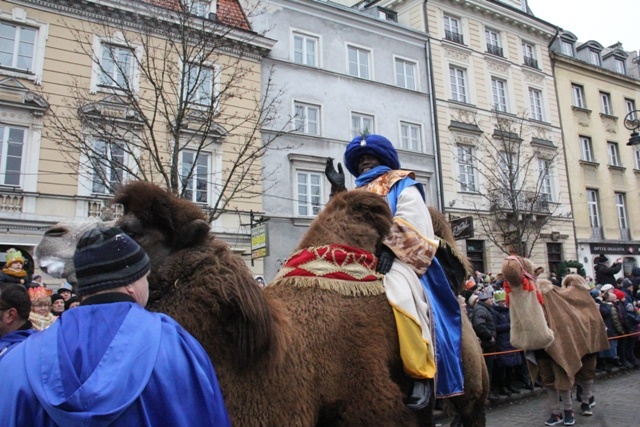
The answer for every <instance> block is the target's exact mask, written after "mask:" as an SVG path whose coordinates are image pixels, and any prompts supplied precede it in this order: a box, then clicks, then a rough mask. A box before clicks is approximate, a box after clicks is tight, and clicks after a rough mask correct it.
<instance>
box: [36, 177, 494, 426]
mask: <svg viewBox="0 0 640 427" xmlns="http://www.w3.org/2000/svg"><path fill="white" fill-rule="evenodd" d="M114 202H115V203H122V204H123V206H124V212H125V214H124V215H123V217H122V218H120V219H119V220H118V221H117V224H116V225H117V226H119V227H120V228H122V229H123V230H124V231H125V232H126V233H128V234H129V235H131V236H132V237H133V238H134V239H135V240H136V241H137V242H138V243H139V244H140V245H141V246H142V247H143V248H144V249H145V251H147V253H148V255H149V257H150V260H151V274H150V275H149V283H150V299H149V304H148V306H147V308H148V309H150V310H153V311H160V312H163V313H166V314H168V315H170V316H172V317H173V318H174V319H176V320H177V321H178V322H179V323H180V324H181V325H182V326H184V327H185V329H187V330H188V331H189V332H190V333H191V334H193V335H194V336H195V337H196V339H198V341H200V342H201V343H202V345H203V347H204V348H205V349H206V351H207V353H208V354H209V355H210V357H211V360H212V362H213V364H214V367H215V369H216V373H217V375H218V379H219V382H220V385H221V388H222V392H223V394H224V398H225V403H226V405H227V410H228V412H229V415H230V417H231V421H232V423H233V424H234V425H237V426H243V427H245V426H247V427H251V426H274V427H279V426H309V427H311V426H329V425H331V426H356V425H367V426H381V427H382V426H384V427H386V426H392V425H393V426H425V425H430V424H432V422H433V420H432V413H431V410H430V408H429V409H427V410H423V411H419V412H412V411H410V410H408V409H407V408H406V406H405V405H404V403H403V397H404V396H405V395H406V392H407V391H408V390H407V388H408V386H409V380H408V379H407V378H406V376H405V375H404V373H403V372H402V362H401V360H400V356H399V348H398V338H397V331H396V329H395V324H394V318H393V314H392V310H391V307H390V306H389V304H388V302H387V300H386V297H385V295H384V293H381V292H376V291H373V292H363V293H362V296H352V295H344V294H343V293H340V292H336V291H335V290H332V289H324V288H322V287H320V286H315V285H313V284H311V285H309V286H290V285H288V284H287V283H284V282H275V283H273V284H271V285H270V286H267V287H266V288H265V289H264V290H262V289H261V288H259V287H258V286H256V285H255V284H254V281H253V277H252V275H251V272H250V270H249V269H248V268H247V266H246V264H245V263H244V261H243V260H242V259H241V258H240V257H238V256H236V255H234V254H233V253H232V251H231V250H230V248H229V247H228V246H227V245H226V244H225V243H223V242H221V241H219V240H217V239H215V238H214V237H213V236H212V235H211V234H210V233H209V225H208V224H207V221H206V216H205V215H204V213H203V212H202V211H201V210H200V208H198V207H197V206H196V205H195V204H193V203H191V202H188V201H185V200H182V199H179V198H177V197H176V196H174V195H172V194H170V193H168V192H166V191H164V190H162V189H160V188H159V187H156V186H154V185H152V184H149V183H145V182H134V183H130V184H127V185H125V186H123V187H122V188H121V189H120V190H119V191H118V193H117V194H116V197H115V199H114ZM390 224H391V216H390V212H389V208H388V206H387V204H386V202H385V201H384V200H383V199H382V198H380V197H379V196H377V195H374V194H370V193H366V192H358V191H353V192H348V193H344V194H340V195H337V196H335V197H333V198H332V199H331V201H330V202H329V203H328V204H327V206H326V208H325V209H324V210H323V211H322V212H321V213H320V214H319V215H318V217H317V218H316V219H315V221H314V222H313V223H312V225H311V227H310V228H309V230H308V232H307V234H306V235H305V237H304V238H303V240H302V242H301V243H300V247H301V248H303V247H309V246H320V245H324V244H330V243H331V244H335V243H342V244H346V245H349V246H353V247H358V248H361V249H364V250H366V251H369V252H372V253H375V252H376V248H377V247H378V245H379V244H380V242H381V241H382V238H383V237H384V236H385V235H386V233H387V232H388V230H389V227H390ZM65 230H66V231H65ZM50 231H51V233H49V232H47V233H48V234H47V233H45V237H44V238H43V241H42V242H41V244H40V245H39V246H38V248H37V253H38V256H39V260H40V261H41V263H42V262H45V263H48V260H50V259H51V258H52V257H53V256H54V254H55V257H56V258H57V259H58V261H59V260H66V261H65V264H68V263H69V260H70V259H72V256H73V250H74V248H75V243H77V240H76V241H72V240H73V238H74V235H75V234H76V233H75V232H74V228H73V225H71V224H68V223H67V224H59V225H57V226H54V227H53V228H52V229H51V230H50ZM69 252H70V254H69ZM63 270H64V271H65V272H69V270H70V269H69V267H68V266H66V267H65V268H64V269H63ZM71 270H72V269H71ZM61 271H62V270H61ZM462 354H463V363H464V368H465V395H464V396H458V397H456V398H452V399H451V401H452V402H453V404H454V406H455V407H456V409H457V410H458V411H459V412H460V414H461V419H462V421H463V424H464V425H466V426H483V425H484V422H485V417H484V402H485V399H486V396H487V394H488V376H487V372H486V368H485V365H484V361H483V358H482V351H481V349H480V346H479V344H478V342H477V339H476V338H475V335H474V333H473V330H472V328H471V326H470V324H469V322H468V320H467V319H466V318H465V316H463V352H462Z"/></svg>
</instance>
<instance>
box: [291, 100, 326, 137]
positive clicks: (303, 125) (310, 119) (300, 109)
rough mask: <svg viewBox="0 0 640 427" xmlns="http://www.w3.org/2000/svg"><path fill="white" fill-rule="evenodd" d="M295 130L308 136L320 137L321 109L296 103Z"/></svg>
mask: <svg viewBox="0 0 640 427" xmlns="http://www.w3.org/2000/svg"><path fill="white" fill-rule="evenodd" d="M294 108H295V120H294V125H295V130H296V131H297V132H301V133H306V134H308V135H320V107H319V106H317V105H311V104H303V103H301V102H295V103H294Z"/></svg>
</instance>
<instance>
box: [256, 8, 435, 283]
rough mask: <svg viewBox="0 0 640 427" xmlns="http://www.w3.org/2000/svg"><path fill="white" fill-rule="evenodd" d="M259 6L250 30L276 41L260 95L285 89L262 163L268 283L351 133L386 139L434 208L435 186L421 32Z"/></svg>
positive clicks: (336, 14)
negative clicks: (329, 160)
mask: <svg viewBox="0 0 640 427" xmlns="http://www.w3.org/2000/svg"><path fill="white" fill-rule="evenodd" d="M260 3H261V4H262V5H265V6H266V11H265V13H263V14H261V15H259V16H256V17H255V18H253V19H252V25H253V27H254V29H255V30H256V31H263V30H264V31H266V34H265V35H266V36H267V37H269V38H272V39H275V40H277V41H278V42H277V44H276V45H275V47H274V48H273V49H272V51H271V52H270V54H269V55H268V56H267V58H266V59H265V61H264V63H263V67H264V68H263V92H264V90H265V88H266V87H267V86H268V85H274V86H276V87H278V88H279V89H282V91H283V92H282V93H283V96H282V98H281V100H282V101H281V102H280V110H281V112H282V114H280V116H279V117H278V119H277V120H276V121H274V122H273V123H271V124H270V125H269V126H268V127H265V128H263V130H262V133H263V140H264V141H265V142H266V141H269V139H270V138H272V137H273V136H274V135H276V134H277V133H278V132H279V131H282V130H283V129H284V130H287V134H286V135H284V136H282V137H280V138H278V139H277V141H276V143H275V144H274V145H273V146H272V149H270V150H269V152H268V154H267V156H266V158H265V162H264V166H265V171H264V196H263V201H264V211H265V214H266V216H267V217H268V218H269V221H268V222H267V223H266V225H267V229H268V241H269V244H268V255H267V256H266V258H265V261H264V265H265V276H266V278H267V279H268V280H270V279H272V278H273V277H274V275H275V274H276V272H277V271H278V269H279V268H280V265H281V264H282V262H283V261H284V260H285V259H286V258H287V257H288V256H289V255H290V254H291V253H292V251H293V249H294V248H295V247H296V245H297V243H298V242H299V240H300V238H301V237H302V235H303V234H304V232H305V231H306V230H307V228H308V226H309V224H310V222H311V221H312V220H313V218H314V217H315V215H316V214H317V213H318V212H319V211H320V210H321V209H322V207H323V206H324V204H325V203H326V201H327V200H328V194H329V190H330V186H329V183H328V182H327V180H326V178H325V176H324V169H325V162H326V159H327V158H328V157H332V158H334V159H335V163H338V162H342V159H343V155H344V151H345V148H346V145H347V144H348V142H349V141H350V140H351V139H352V138H353V137H354V136H356V135H360V134H362V133H363V132H369V133H378V134H382V135H385V136H386V137H388V138H389V140H391V141H392V142H393V144H394V146H395V147H396V149H397V150H398V154H399V157H400V162H401V164H402V167H403V168H405V169H410V170H413V171H415V173H416V178H417V180H418V181H420V182H422V183H423V184H424V185H425V187H426V191H427V195H428V196H427V197H428V204H430V205H434V206H437V205H438V198H439V196H438V188H439V184H438V182H437V181H438V178H437V176H438V173H437V170H436V165H437V159H436V157H437V151H436V150H435V149H434V137H433V127H432V125H431V123H432V122H431V120H432V116H431V113H432V110H431V107H430V105H431V101H430V96H429V92H430V91H429V81H428V79H427V63H428V62H427V56H426V51H425V45H426V41H427V37H426V34H424V32H421V31H416V30H412V29H409V28H406V27H402V26H400V25H398V24H397V23H395V22H393V21H389V20H387V17H385V16H380V15H378V14H371V13H369V11H366V12H359V11H357V10H354V9H350V8H348V7H344V6H341V5H338V4H335V3H331V2H325V1H303V0H287V1H285V0H268V1H266V2H265V1H263V2H260ZM390 13H392V12H391V11H390ZM267 70H273V73H272V74H270V73H269V72H268V71H267ZM345 172H346V169H345ZM346 173H347V187H349V188H353V177H351V176H349V175H348V172H346Z"/></svg>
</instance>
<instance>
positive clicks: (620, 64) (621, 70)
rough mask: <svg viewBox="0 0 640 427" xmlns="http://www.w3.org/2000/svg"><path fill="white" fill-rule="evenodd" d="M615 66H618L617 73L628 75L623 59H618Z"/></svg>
mask: <svg viewBox="0 0 640 427" xmlns="http://www.w3.org/2000/svg"><path fill="white" fill-rule="evenodd" d="M615 64H616V71H617V72H619V73H620V74H626V73H627V71H626V69H625V67H624V61H623V60H622V59H616V60H615Z"/></svg>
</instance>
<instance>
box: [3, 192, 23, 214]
mask: <svg viewBox="0 0 640 427" xmlns="http://www.w3.org/2000/svg"><path fill="white" fill-rule="evenodd" d="M22 202H23V197H22V195H20V194H0V212H22Z"/></svg>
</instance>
